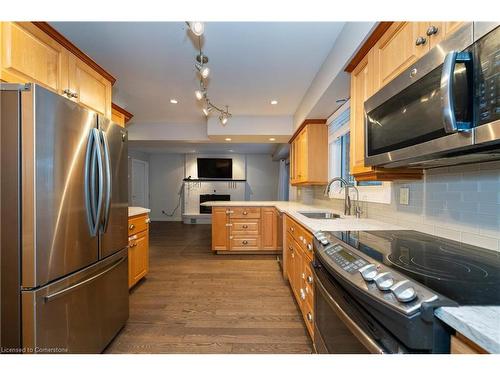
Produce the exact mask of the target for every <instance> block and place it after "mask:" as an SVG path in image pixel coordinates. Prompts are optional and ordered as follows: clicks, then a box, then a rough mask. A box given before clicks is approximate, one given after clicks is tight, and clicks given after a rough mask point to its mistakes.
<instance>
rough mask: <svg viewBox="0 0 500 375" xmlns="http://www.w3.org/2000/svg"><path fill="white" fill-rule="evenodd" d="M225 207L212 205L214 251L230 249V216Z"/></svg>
mask: <svg viewBox="0 0 500 375" xmlns="http://www.w3.org/2000/svg"><path fill="white" fill-rule="evenodd" d="M226 211H227V209H226V208H225V207H212V251H228V250H229V231H228V228H229V227H228V226H227V225H228V224H229V217H228V214H227V212H226Z"/></svg>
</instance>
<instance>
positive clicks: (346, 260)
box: [325, 244, 368, 273]
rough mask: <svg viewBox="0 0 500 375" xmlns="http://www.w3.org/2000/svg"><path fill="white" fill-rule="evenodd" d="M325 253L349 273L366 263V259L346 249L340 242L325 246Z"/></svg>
mask: <svg viewBox="0 0 500 375" xmlns="http://www.w3.org/2000/svg"><path fill="white" fill-rule="evenodd" d="M325 254H326V255H328V257H329V258H330V259H332V260H333V261H334V262H335V263H336V264H338V266H339V267H340V268H342V269H343V270H344V271H346V272H349V273H354V272H356V271H357V270H359V269H360V268H362V267H363V266H365V265H367V264H368V262H367V261H366V260H364V259H363V258H361V257H360V256H358V255H356V254H353V253H352V252H350V251H348V250H347V249H345V248H344V247H343V246H342V245H340V244H336V245H333V246H331V247H328V248H326V249H325Z"/></svg>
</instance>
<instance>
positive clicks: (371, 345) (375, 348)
mask: <svg viewBox="0 0 500 375" xmlns="http://www.w3.org/2000/svg"><path fill="white" fill-rule="evenodd" d="M312 272H313V274H314V283H315V286H316V287H318V288H319V289H320V291H321V294H323V295H324V296H325V297H326V298H327V302H328V304H329V305H330V306H331V307H332V309H333V310H334V311H335V313H336V314H337V316H338V317H339V318H340V319H341V320H342V322H344V324H345V325H346V326H347V328H348V329H349V330H350V331H351V332H352V334H353V335H354V336H356V338H357V339H358V340H359V341H360V342H361V343H362V344H363V345H364V346H365V348H367V349H368V350H369V351H370V353H374V354H384V353H386V351H385V350H384V349H383V348H382V347H381V346H380V345H378V344H377V343H376V342H375V341H374V340H373V339H372V338H371V337H370V336H368V335H367V334H366V333H365V331H363V330H362V329H361V327H360V326H358V325H357V324H356V322H355V321H354V320H352V319H351V318H350V317H349V315H347V313H346V312H345V311H344V310H342V308H341V307H340V305H339V304H338V303H337V301H335V300H334V299H333V298H332V296H330V294H329V293H328V291H327V290H326V288H325V286H324V285H323V284H322V283H321V281H320V279H319V277H318V274H317V273H316V270H315V269H314V268H313V269H312Z"/></svg>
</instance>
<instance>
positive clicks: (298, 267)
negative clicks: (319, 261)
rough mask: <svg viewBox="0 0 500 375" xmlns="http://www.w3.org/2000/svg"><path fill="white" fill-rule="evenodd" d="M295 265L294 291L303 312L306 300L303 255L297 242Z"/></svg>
mask: <svg viewBox="0 0 500 375" xmlns="http://www.w3.org/2000/svg"><path fill="white" fill-rule="evenodd" d="M294 255H295V256H294V264H293V266H294V267H293V278H294V281H293V284H294V287H293V291H294V293H295V298H296V299H297V302H298V304H299V306H300V308H301V310H302V303H303V302H304V300H305V292H304V283H303V261H304V260H303V255H302V250H301V249H300V246H299V245H298V244H297V242H295V246H294Z"/></svg>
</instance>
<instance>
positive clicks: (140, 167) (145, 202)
mask: <svg viewBox="0 0 500 375" xmlns="http://www.w3.org/2000/svg"><path fill="white" fill-rule="evenodd" d="M131 174H132V176H131V177H132V178H131V180H132V195H131V200H130V205H131V206H133V207H145V208H149V163H148V162H147V161H144V160H139V159H132V171H131Z"/></svg>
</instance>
